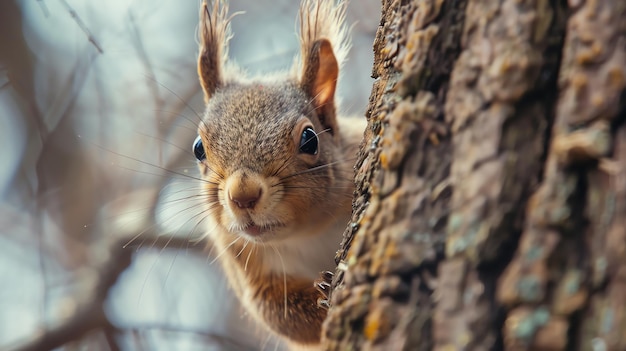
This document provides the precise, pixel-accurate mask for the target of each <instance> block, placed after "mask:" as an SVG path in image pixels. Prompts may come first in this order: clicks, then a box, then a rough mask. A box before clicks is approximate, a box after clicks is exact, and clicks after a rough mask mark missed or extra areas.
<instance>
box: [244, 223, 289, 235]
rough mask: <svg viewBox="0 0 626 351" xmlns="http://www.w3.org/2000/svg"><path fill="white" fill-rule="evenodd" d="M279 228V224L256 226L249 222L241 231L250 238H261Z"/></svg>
mask: <svg viewBox="0 0 626 351" xmlns="http://www.w3.org/2000/svg"><path fill="white" fill-rule="evenodd" d="M281 226H282V225H281V224H279V223H275V224H274V223H272V224H264V225H257V224H256V223H254V222H250V223H248V224H246V226H245V227H243V228H242V231H243V232H244V233H246V234H248V235H250V236H261V235H263V234H266V233H267V232H269V231H272V230H274V229H276V228H278V227H281Z"/></svg>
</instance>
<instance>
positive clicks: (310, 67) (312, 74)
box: [301, 39, 339, 132]
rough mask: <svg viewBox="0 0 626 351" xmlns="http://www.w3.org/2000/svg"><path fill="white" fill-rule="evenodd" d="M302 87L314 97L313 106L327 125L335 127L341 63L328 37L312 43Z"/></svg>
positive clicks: (305, 63) (305, 65)
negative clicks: (335, 102)
mask: <svg viewBox="0 0 626 351" xmlns="http://www.w3.org/2000/svg"><path fill="white" fill-rule="evenodd" d="M303 68H304V72H303V73H304V74H303V75H302V82H301V85H302V88H303V89H304V91H305V92H306V93H307V94H309V96H310V97H311V98H313V106H314V107H315V109H316V110H317V111H318V112H320V114H322V115H323V116H324V117H323V119H324V120H323V121H321V122H322V124H324V126H325V127H327V128H330V129H331V132H332V131H334V129H335V127H336V126H335V123H334V114H335V111H334V109H335V104H334V100H335V88H336V87H337V77H338V76H339V64H338V62H337V59H336V58H335V54H334V53H333V48H332V45H331V44H330V41H328V40H327V39H319V40H317V41H315V42H314V43H313V45H311V49H310V52H309V53H308V55H306V61H305V62H304V67H303Z"/></svg>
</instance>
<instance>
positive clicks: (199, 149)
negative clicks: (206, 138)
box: [193, 135, 206, 161]
mask: <svg viewBox="0 0 626 351" xmlns="http://www.w3.org/2000/svg"><path fill="white" fill-rule="evenodd" d="M193 154H194V155H196V158H197V159H198V161H204V159H205V158H206V154H205V153H204V145H202V139H200V136H199V135H198V137H197V138H196V140H194V141H193Z"/></svg>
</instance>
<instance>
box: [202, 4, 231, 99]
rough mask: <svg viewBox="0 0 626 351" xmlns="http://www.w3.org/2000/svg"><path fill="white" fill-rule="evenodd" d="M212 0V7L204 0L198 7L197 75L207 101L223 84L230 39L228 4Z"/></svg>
mask: <svg viewBox="0 0 626 351" xmlns="http://www.w3.org/2000/svg"><path fill="white" fill-rule="evenodd" d="M220 3H221V1H219V0H213V9H212V10H211V11H209V6H208V4H207V2H206V0H204V1H203V2H202V6H201V7H200V28H199V34H200V54H199V55H198V76H199V77H200V84H201V85H202V90H204V100H205V102H207V101H208V100H209V98H210V97H211V96H212V95H213V93H215V90H217V88H219V87H220V86H222V85H223V82H224V77H223V74H224V73H223V70H224V63H225V61H226V56H227V55H228V50H227V45H228V40H229V39H230V26H229V18H228V17H227V13H228V5H227V3H223V4H222V5H221V6H220Z"/></svg>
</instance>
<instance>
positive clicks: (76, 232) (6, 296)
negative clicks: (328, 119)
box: [0, 0, 380, 350]
mask: <svg viewBox="0 0 626 351" xmlns="http://www.w3.org/2000/svg"><path fill="white" fill-rule="evenodd" d="M199 3H200V1H199V0H194V1H186V2H181V1H175V0H161V1H145V0H135V1H128V0H109V1H97V2H96V1H86V0H82V1H80V0H22V1H17V0H2V1H0V162H1V166H0V199H1V200H0V349H2V350H4V349H15V350H17V349H22V350H26V349H33V350H34V349H40V348H38V347H39V346H41V345H57V344H60V343H63V342H64V340H73V342H72V343H70V344H66V345H65V348H64V349H74V350H86V349H88V350H259V349H264V350H275V349H282V348H281V345H280V344H279V342H278V340H276V339H275V338H273V337H271V336H269V335H268V334H267V333H266V332H264V331H263V330H260V329H259V328H257V327H256V326H254V325H253V324H252V323H251V322H250V321H249V319H248V317H247V316H246V314H245V312H244V311H243V310H242V309H241V308H240V306H238V305H237V302H236V301H235V300H234V299H233V296H232V293H231V292H230V291H229V290H228V288H227V286H226V282H225V280H224V278H223V277H222V276H221V272H220V270H219V267H218V265H217V264H213V259H214V256H215V253H212V254H211V255H209V254H207V252H206V251H203V248H204V246H205V243H204V242H203V241H202V234H203V229H202V223H201V213H200V211H201V209H200V207H199V206H197V204H198V201H199V200H201V199H199V198H198V197H197V195H196V194H197V192H198V189H199V184H198V182H197V180H196V179H194V177H197V176H198V172H197V170H196V164H195V158H194V157H193V154H192V153H191V152H190V150H191V144H192V142H193V140H194V138H195V136H196V125H197V123H198V121H199V118H200V117H199V116H200V115H201V113H202V111H203V102H202V95H201V92H200V86H199V83H198V79H197V77H196V67H195V64H196V54H197V39H196V38H197V36H196V28H197V18H198V8H199ZM298 3H299V2H298V1H294V0H280V1H279V0H264V1H245V0H239V1H235V0H232V1H230V8H231V13H234V12H236V11H245V14H241V15H238V16H236V17H235V18H234V19H233V22H232V24H233V32H234V34H235V36H234V38H233V39H232V41H231V45H230V57H231V58H232V59H234V60H235V61H236V62H238V63H239V65H240V66H242V67H245V68H246V69H248V71H249V72H251V73H254V74H262V73H263V72H269V71H272V70H276V69H285V68H287V67H289V65H290V64H291V63H292V61H293V56H294V55H295V54H296V50H297V48H298V42H297V37H296V35H295V28H296V26H295V23H296V14H297V8H298ZM379 7H380V3H379V1H378V0H353V1H352V3H351V4H350V5H349V14H348V23H349V24H354V27H353V40H352V42H353V49H352V51H351V55H350V56H349V60H348V62H347V64H346V65H345V67H344V68H345V69H344V70H343V71H342V77H341V80H340V82H339V95H340V96H341V111H344V112H345V113H350V114H355V115H360V116H362V115H363V113H364V111H365V108H366V105H367V100H368V97H369V93H370V89H371V84H372V79H371V78H370V71H371V66H372V57H373V54H372V49H371V48H372V42H373V39H374V34H375V31H376V28H377V24H378V22H379V16H380V8H379ZM361 118H364V117H361ZM122 246H126V247H128V248H130V250H121V247H122ZM128 252H130V253H131V254H128ZM102 306H103V307H104V308H101V307H102ZM50 330H52V331H53V332H52V333H50V332H49V331H50ZM44 336H45V338H44ZM29 343H30V347H31V348H28V347H22V346H20V345H29Z"/></svg>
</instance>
